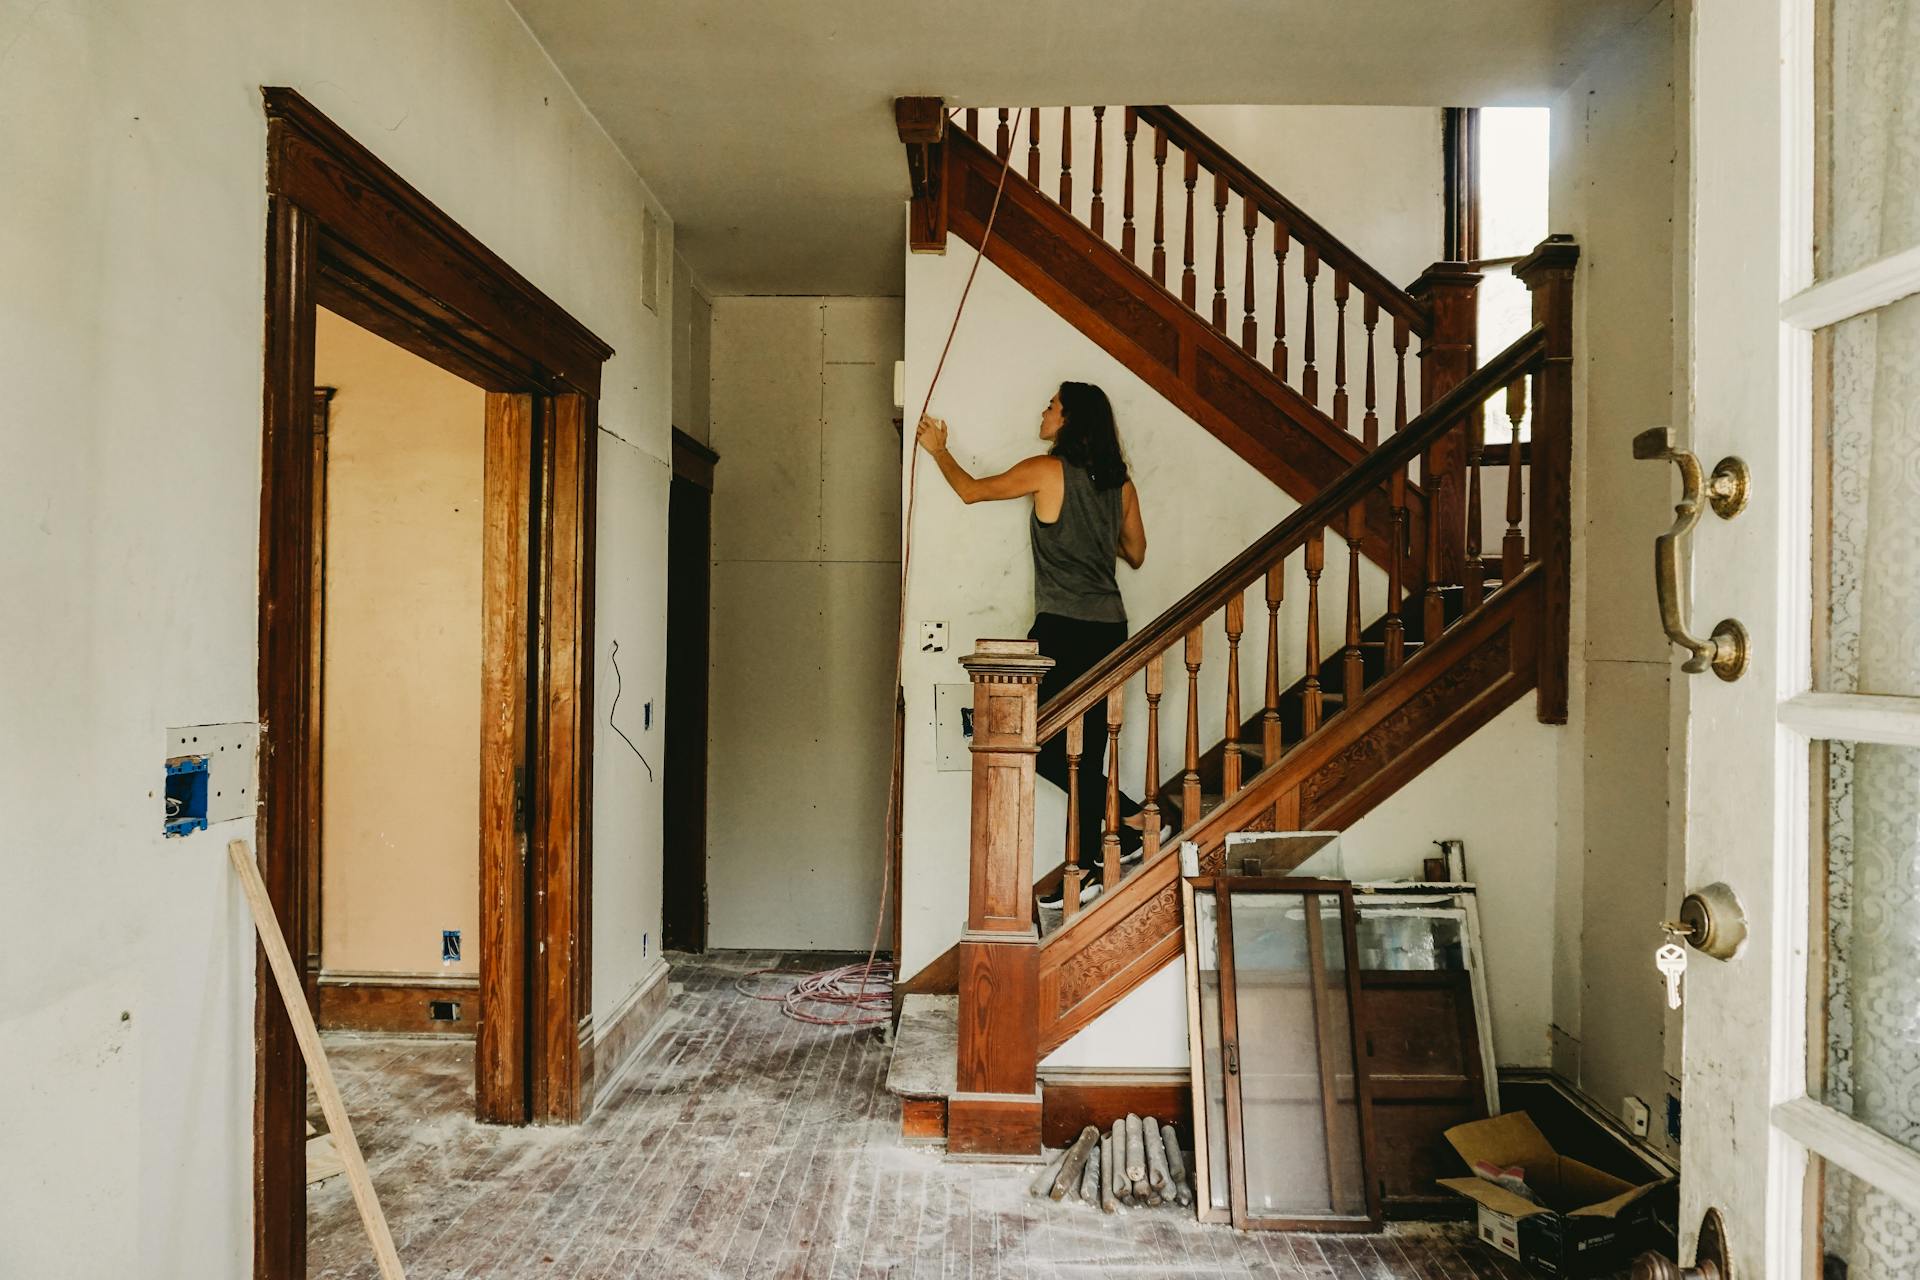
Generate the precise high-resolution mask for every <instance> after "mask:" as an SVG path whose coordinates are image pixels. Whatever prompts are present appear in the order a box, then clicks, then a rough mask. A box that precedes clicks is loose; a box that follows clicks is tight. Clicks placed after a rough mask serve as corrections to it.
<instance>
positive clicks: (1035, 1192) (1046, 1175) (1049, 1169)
mask: <svg viewBox="0 0 1920 1280" xmlns="http://www.w3.org/2000/svg"><path fill="white" fill-rule="evenodd" d="M1066 1159H1067V1149H1066V1148H1065V1147H1062V1148H1060V1150H1058V1151H1056V1152H1055V1153H1054V1154H1053V1157H1052V1158H1051V1159H1050V1160H1048V1161H1047V1162H1046V1165H1045V1167H1043V1168H1042V1169H1041V1170H1040V1172H1039V1173H1038V1174H1036V1175H1034V1179H1033V1181H1032V1182H1030V1183H1028V1184H1027V1194H1028V1195H1030V1196H1044V1195H1046V1194H1047V1193H1048V1192H1049V1191H1052V1190H1053V1180H1054V1179H1055V1178H1058V1177H1059V1176H1060V1166H1061V1165H1062V1164H1063V1163H1065V1162H1066Z"/></svg>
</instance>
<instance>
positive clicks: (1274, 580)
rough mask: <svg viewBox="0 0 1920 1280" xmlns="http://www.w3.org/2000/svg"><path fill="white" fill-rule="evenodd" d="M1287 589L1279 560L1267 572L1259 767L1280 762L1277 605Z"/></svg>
mask: <svg viewBox="0 0 1920 1280" xmlns="http://www.w3.org/2000/svg"><path fill="white" fill-rule="evenodd" d="M1286 589H1287V566H1286V562H1285V561H1284V560H1283V561H1281V562H1280V563H1279V564H1276V565H1274V566H1273V567H1272V568H1271V569H1269V570H1267V592H1266V599H1267V687H1266V696H1265V698H1264V699H1263V703H1264V705H1263V709H1262V710H1261V713H1260V751H1261V755H1262V757H1263V759H1262V761H1261V765H1262V767H1263V768H1264V767H1269V766H1271V765H1272V764H1273V762H1274V761H1275V760H1278V759H1279V758H1280V753H1281V750H1282V743H1281V726H1280V602H1281V600H1282V599H1284V598H1285V595H1286Z"/></svg>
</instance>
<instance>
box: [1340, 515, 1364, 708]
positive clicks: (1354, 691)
mask: <svg viewBox="0 0 1920 1280" xmlns="http://www.w3.org/2000/svg"><path fill="white" fill-rule="evenodd" d="M1366 525H1367V509H1366V507H1365V505H1364V504H1362V503H1357V502H1356V503H1355V504H1354V505H1353V509H1352V510H1351V511H1349V512H1347V526H1346V529H1345V533H1346V538H1347V647H1346V648H1345V649H1343V650H1342V651H1341V659H1342V663H1343V669H1342V671H1341V673H1340V681H1341V685H1342V688H1341V690H1340V692H1341V694H1342V695H1343V696H1344V697H1345V698H1346V703H1345V704H1344V705H1346V706H1349V707H1351V706H1352V705H1353V704H1354V701H1355V700H1356V699H1357V698H1359V696H1360V690H1361V686H1362V684H1364V683H1365V681H1366V655H1365V654H1364V653H1363V652H1362V651H1361V648H1360V536H1361V534H1362V533H1364V532H1365V531H1366Z"/></svg>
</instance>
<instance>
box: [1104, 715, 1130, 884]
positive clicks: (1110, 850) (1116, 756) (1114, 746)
mask: <svg viewBox="0 0 1920 1280" xmlns="http://www.w3.org/2000/svg"><path fill="white" fill-rule="evenodd" d="M1126 706H1127V691H1126V688H1125V687H1124V686H1120V685H1116V686H1114V689H1113V692H1112V693H1109V694H1108V695H1107V813H1106V821H1105V822H1103V823H1102V824H1101V826H1100V830H1101V832H1102V834H1101V836H1100V866H1101V870H1100V874H1101V881H1102V883H1103V884H1105V885H1106V887H1107V889H1108V890H1109V891H1111V890H1112V889H1113V887H1114V886H1115V885H1117V884H1119V883H1120V721H1121V719H1122V717H1123V715H1124V714H1125V712H1126Z"/></svg>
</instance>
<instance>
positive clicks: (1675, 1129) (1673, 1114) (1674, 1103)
mask: <svg viewBox="0 0 1920 1280" xmlns="http://www.w3.org/2000/svg"><path fill="white" fill-rule="evenodd" d="M1667 1141H1668V1142H1678V1141H1680V1098H1679V1096H1678V1095H1676V1094H1671V1093H1670V1094H1668V1095H1667Z"/></svg>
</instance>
